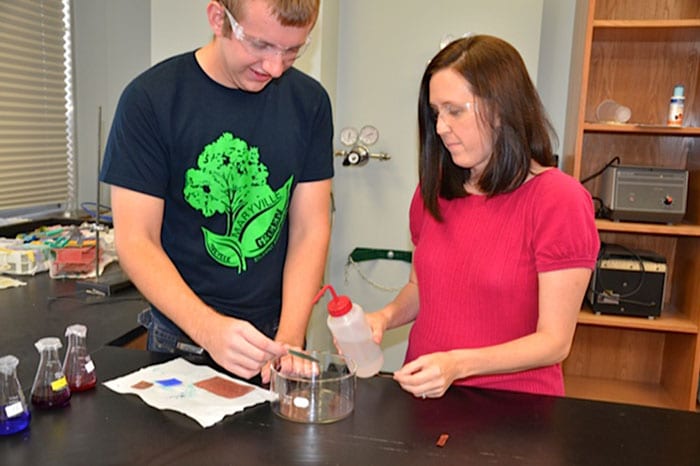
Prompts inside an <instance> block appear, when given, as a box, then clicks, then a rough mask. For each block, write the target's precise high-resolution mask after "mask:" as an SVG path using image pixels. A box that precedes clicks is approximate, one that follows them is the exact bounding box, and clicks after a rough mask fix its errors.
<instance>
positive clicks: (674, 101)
mask: <svg viewBox="0 0 700 466" xmlns="http://www.w3.org/2000/svg"><path fill="white" fill-rule="evenodd" d="M684 91H685V89H684V88H683V86H681V85H680V84H679V85H678V86H676V87H674V88H673V96H671V102H670V103H669V105H668V121H667V124H668V126H683V111H684V110H685V96H684V95H683V92H684Z"/></svg>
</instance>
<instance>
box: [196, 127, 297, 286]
mask: <svg viewBox="0 0 700 466" xmlns="http://www.w3.org/2000/svg"><path fill="white" fill-rule="evenodd" d="M267 177H268V170H267V167H266V166H265V165H264V164H263V163H261V162H260V161H259V154H258V148H257V147H248V144H247V143H246V142H245V141H243V140H241V139H238V138H234V137H233V135H232V134H231V133H228V132H227V133H223V134H222V135H221V136H220V137H219V138H218V139H217V140H216V141H214V142H212V143H211V144H208V145H207V146H206V147H205V148H204V151H202V153H201V154H199V157H198V158H197V168H190V169H189V170H187V172H186V173H185V187H184V190H183V194H184V196H185V200H186V201H187V203H188V204H189V205H190V206H191V207H193V208H194V209H196V210H198V211H200V212H201V213H202V215H204V217H206V218H209V217H212V216H213V215H226V232H224V233H223V234H219V233H215V232H213V231H211V230H209V229H207V228H206V227H204V226H202V227H201V228H202V232H203V234H204V244H205V247H206V250H207V252H208V254H209V256H211V258H212V259H214V260H215V261H217V262H218V263H219V264H222V265H225V266H227V267H234V268H236V269H237V270H238V273H241V272H243V271H245V270H246V269H247V259H253V260H259V259H260V258H261V257H262V256H264V255H265V254H267V253H268V252H269V251H270V249H272V247H273V246H274V245H275V243H276V241H277V239H278V238H279V235H280V231H281V229H282V224H283V223H284V220H285V218H286V216H287V208H288V206H289V197H290V191H291V187H292V181H293V179H294V176H290V177H289V179H288V180H287V181H286V182H285V183H284V185H283V186H282V187H280V188H279V189H278V190H277V191H274V190H273V189H272V188H271V187H270V186H269V185H268V184H267Z"/></svg>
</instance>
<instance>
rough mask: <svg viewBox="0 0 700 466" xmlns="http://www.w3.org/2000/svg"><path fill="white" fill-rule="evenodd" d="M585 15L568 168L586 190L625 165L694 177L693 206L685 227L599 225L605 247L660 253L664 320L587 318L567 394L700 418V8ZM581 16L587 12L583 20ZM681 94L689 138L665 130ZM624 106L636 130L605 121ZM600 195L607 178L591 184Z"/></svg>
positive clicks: (667, 0) (668, 2) (631, 5)
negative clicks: (616, 165) (675, 95)
mask: <svg viewBox="0 0 700 466" xmlns="http://www.w3.org/2000/svg"><path fill="white" fill-rule="evenodd" d="M582 7H583V10H586V11H580V12H579V14H577V18H578V19H577V21H581V23H580V24H577V25H576V26H577V27H576V29H575V31H576V33H575V34H576V37H575V39H574V44H575V48H577V49H578V52H575V53H574V56H573V57H572V73H571V77H572V82H571V85H570V93H571V94H572V95H575V96H576V98H577V101H576V102H570V105H569V121H570V122H571V121H574V122H575V124H573V125H570V126H569V127H568V128H567V138H566V139H567V140H568V141H573V144H572V145H571V147H565V148H564V167H565V168H566V169H567V170H568V171H570V172H571V173H572V175H573V176H575V177H576V178H578V179H581V180H584V179H586V178H588V177H589V176H591V175H592V174H595V173H596V172H598V171H599V170H601V169H602V168H603V167H604V166H605V165H606V164H607V163H608V162H609V161H611V160H612V159H614V158H615V157H619V159H620V164H621V165H641V166H653V167H664V168H681V169H686V170H688V173H689V190H688V206H687V210H686V215H685V218H684V220H683V222H682V223H680V224H677V225H663V224H648V223H633V222H614V221H608V220H598V221H597V226H598V230H599V233H600V236H601V240H602V241H604V242H607V243H617V244H621V245H624V246H626V247H629V248H634V249H646V250H652V251H655V252H657V253H659V254H661V255H663V256H664V257H665V258H666V261H667V265H668V269H667V274H666V289H665V295H664V305H663V309H662V312H661V316H660V317H658V318H656V319H647V318H639V317H627V316H610V315H597V314H594V313H593V312H591V310H590V309H583V310H582V311H581V314H580V316H579V321H578V327H577V330H576V335H575V337H574V344H573V347H572V350H571V354H570V355H569V357H568V358H567V360H566V361H565V362H564V374H565V383H566V389H567V395H568V396H572V397H578V398H588V399H596V400H607V401H616V402H624V403H634V404H641V405H648V406H658V407H666V408H675V409H682V410H690V411H697V410H698V405H697V390H698V378H699V373H700V329H699V327H700V63H699V62H700V60H699V58H698V57H700V2H698V1H697V0H590V1H589V2H587V5H586V4H585V2H584V3H582ZM581 13H582V14H581ZM676 84H683V85H684V86H685V96H686V100H685V114H684V123H683V127H682V128H673V127H668V126H666V124H665V123H666V116H667V112H668V102H669V98H670V96H671V93H672V91H673V87H674V86H675V85H676ZM605 99H614V100H615V101H617V102H619V103H621V104H622V105H626V106H628V107H629V108H630V109H631V111H632V118H631V120H630V121H629V122H628V123H625V124H608V123H600V122H598V121H596V116H595V110H596V107H597V105H598V104H599V103H600V102H602V101H603V100H605ZM585 186H586V188H587V189H588V190H589V191H590V192H591V194H592V195H593V196H594V197H596V198H597V197H599V194H600V191H601V179H600V177H596V178H593V179H590V180H589V181H587V182H586V183H585Z"/></svg>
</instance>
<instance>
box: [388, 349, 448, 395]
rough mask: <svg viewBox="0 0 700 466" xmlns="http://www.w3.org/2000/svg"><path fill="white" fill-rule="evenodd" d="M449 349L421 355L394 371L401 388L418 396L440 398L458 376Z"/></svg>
mask: <svg viewBox="0 0 700 466" xmlns="http://www.w3.org/2000/svg"><path fill="white" fill-rule="evenodd" d="M457 368H458V364H457V359H456V357H455V354H454V353H452V352H451V351H447V352H439V353H431V354H426V355H423V356H421V357H419V358H417V359H415V360H413V361H411V362H409V363H408V364H406V365H405V366H403V367H402V368H401V369H399V370H397V371H396V372H394V380H396V381H397V382H398V383H399V385H401V388H403V389H404V390H406V391H407V392H409V393H412V394H413V395H414V396H416V397H419V398H440V397H441V396H442V395H444V394H445V392H446V391H447V389H448V388H450V385H452V382H454V381H455V380H456V379H458V378H459V372H458V370H457Z"/></svg>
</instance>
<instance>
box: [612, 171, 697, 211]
mask: <svg viewBox="0 0 700 466" xmlns="http://www.w3.org/2000/svg"><path fill="white" fill-rule="evenodd" d="M602 183H603V186H602V188H601V193H600V198H601V200H602V202H603V205H605V207H606V208H607V209H608V210H609V217H610V219H612V220H627V221H633V222H656V223H677V222H680V221H681V220H683V217H684V216H685V210H686V203H687V197H688V171H687V170H681V169H675V168H657V167H637V166H622V165H617V166H615V165H614V166H611V167H609V168H608V169H607V170H605V172H604V173H603V179H602Z"/></svg>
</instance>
